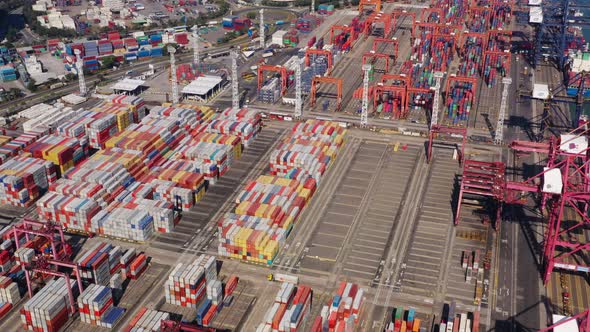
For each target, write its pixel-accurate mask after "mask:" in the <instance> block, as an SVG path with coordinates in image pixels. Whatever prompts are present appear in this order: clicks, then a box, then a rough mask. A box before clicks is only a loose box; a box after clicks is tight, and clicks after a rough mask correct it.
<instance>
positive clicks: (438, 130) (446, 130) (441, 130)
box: [426, 125, 467, 163]
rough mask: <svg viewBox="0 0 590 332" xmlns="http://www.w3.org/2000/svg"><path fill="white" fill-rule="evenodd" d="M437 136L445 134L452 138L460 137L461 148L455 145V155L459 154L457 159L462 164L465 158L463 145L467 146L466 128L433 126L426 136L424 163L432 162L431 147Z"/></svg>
mask: <svg viewBox="0 0 590 332" xmlns="http://www.w3.org/2000/svg"><path fill="white" fill-rule="evenodd" d="M439 134H446V135H453V136H460V137H461V138H462V141H461V143H460V144H461V146H459V144H456V145H457V153H458V154H459V156H458V159H459V163H463V160H464V158H465V145H467V128H465V127H447V126H440V125H434V126H432V127H431V128H430V131H429V135H428V150H427V151H426V161H427V162H431V161H432V146H433V145H434V139H435V138H436V137H437V136H438V135H439Z"/></svg>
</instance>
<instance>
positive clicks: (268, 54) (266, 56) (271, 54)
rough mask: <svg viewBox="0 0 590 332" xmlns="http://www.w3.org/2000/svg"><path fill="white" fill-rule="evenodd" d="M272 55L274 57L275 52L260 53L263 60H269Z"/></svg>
mask: <svg viewBox="0 0 590 332" xmlns="http://www.w3.org/2000/svg"><path fill="white" fill-rule="evenodd" d="M273 55H275V52H274V51H273V50H266V51H264V53H262V57H263V58H270V57H271V56H273Z"/></svg>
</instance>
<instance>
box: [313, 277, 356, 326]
mask: <svg viewBox="0 0 590 332" xmlns="http://www.w3.org/2000/svg"><path fill="white" fill-rule="evenodd" d="M364 301H365V290H364V289H362V288H360V287H359V286H358V285H357V284H354V283H350V282H344V281H343V282H341V283H340V286H339V287H338V292H337V293H336V294H334V297H333V298H332V300H331V302H330V303H328V304H327V305H324V306H323V307H322V310H321V313H320V317H321V321H319V320H318V319H317V318H316V321H319V323H320V324H321V329H318V328H316V329H315V330H313V331H314V332H315V331H334V332H341V331H345V330H346V331H354V329H355V325H356V324H358V322H359V313H360V312H361V310H362V307H363V303H364ZM318 325H319V324H318Z"/></svg>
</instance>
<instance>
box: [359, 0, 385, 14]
mask: <svg viewBox="0 0 590 332" xmlns="http://www.w3.org/2000/svg"><path fill="white" fill-rule="evenodd" d="M365 7H369V8H368V9H369V10H371V9H373V10H374V11H376V12H379V11H381V0H360V1H359V12H361V13H362V12H363V10H364V9H367V8H365Z"/></svg>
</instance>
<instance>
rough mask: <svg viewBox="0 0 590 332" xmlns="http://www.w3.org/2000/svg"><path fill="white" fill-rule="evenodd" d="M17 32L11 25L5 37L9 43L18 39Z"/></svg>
mask: <svg viewBox="0 0 590 332" xmlns="http://www.w3.org/2000/svg"><path fill="white" fill-rule="evenodd" d="M16 34H17V31H16V29H15V28H14V27H13V26H11V27H9V28H8V31H7V32H6V37H5V38H6V40H7V41H8V42H9V43H13V42H15V41H16Z"/></svg>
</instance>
